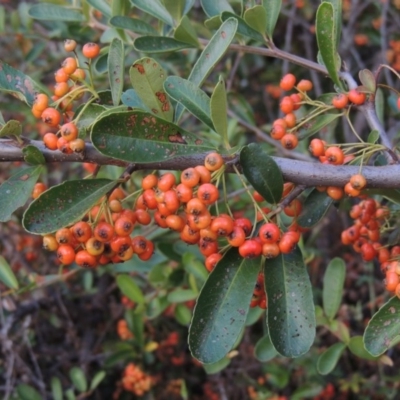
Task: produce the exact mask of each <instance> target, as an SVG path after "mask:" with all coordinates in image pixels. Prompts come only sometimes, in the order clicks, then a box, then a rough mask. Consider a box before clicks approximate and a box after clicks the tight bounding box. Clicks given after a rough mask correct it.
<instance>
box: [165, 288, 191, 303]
mask: <svg viewBox="0 0 400 400" xmlns="http://www.w3.org/2000/svg"><path fill="white" fill-rule="evenodd" d="M196 298H197V293H196V292H195V291H194V290H192V289H181V288H177V289H175V290H174V291H172V292H171V293H169V294H168V296H167V300H168V301H169V302H170V303H183V302H185V301H189V300H194V299H196Z"/></svg>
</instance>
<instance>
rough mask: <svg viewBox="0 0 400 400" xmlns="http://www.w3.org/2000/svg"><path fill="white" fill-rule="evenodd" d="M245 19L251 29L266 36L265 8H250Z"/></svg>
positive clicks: (245, 13) (245, 14)
mask: <svg viewBox="0 0 400 400" xmlns="http://www.w3.org/2000/svg"><path fill="white" fill-rule="evenodd" d="M243 17H244V20H245V22H246V23H247V25H249V26H250V28H252V29H254V30H255V31H257V32H259V33H261V35H264V33H265V31H266V29H267V11H266V9H265V8H264V7H263V6H259V5H258V6H254V7H251V8H248V9H247V10H246V11H245V12H244V16H243Z"/></svg>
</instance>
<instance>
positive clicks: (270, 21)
mask: <svg viewBox="0 0 400 400" xmlns="http://www.w3.org/2000/svg"><path fill="white" fill-rule="evenodd" d="M262 5H263V7H264V8H265V9H266V11H267V28H266V31H267V35H268V37H269V38H270V39H272V35H273V34H274V30H275V25H276V22H277V21H278V17H279V14H280V12H281V7H282V0H262Z"/></svg>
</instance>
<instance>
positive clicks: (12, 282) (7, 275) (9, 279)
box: [0, 256, 18, 289]
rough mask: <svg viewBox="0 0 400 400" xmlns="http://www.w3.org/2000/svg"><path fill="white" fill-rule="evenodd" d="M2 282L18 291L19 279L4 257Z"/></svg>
mask: <svg viewBox="0 0 400 400" xmlns="http://www.w3.org/2000/svg"><path fill="white" fill-rule="evenodd" d="M0 281H1V282H3V283H4V284H5V285H6V286H7V287H9V288H10V289H18V281H17V278H16V277H15V275H14V272H13V270H12V269H11V267H10V265H9V264H8V262H7V261H6V259H5V258H4V257H3V256H0Z"/></svg>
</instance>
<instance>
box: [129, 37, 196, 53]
mask: <svg viewBox="0 0 400 400" xmlns="http://www.w3.org/2000/svg"><path fill="white" fill-rule="evenodd" d="M134 46H135V49H136V50H138V51H142V52H144V53H167V52H170V51H178V50H183V49H188V48H190V47H193V45H191V44H189V43H187V42H181V41H179V40H176V39H174V38H171V37H166V36H142V37H139V38H137V39H135V43H134Z"/></svg>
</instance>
